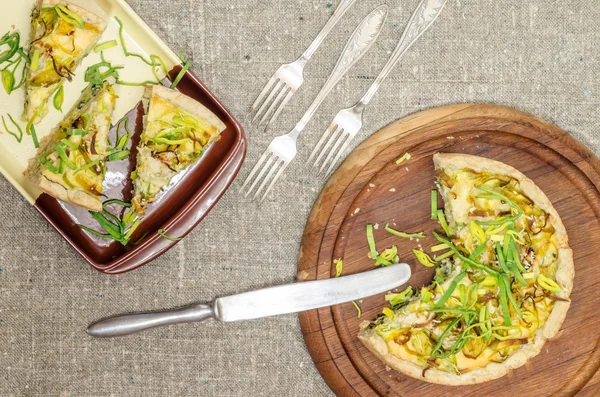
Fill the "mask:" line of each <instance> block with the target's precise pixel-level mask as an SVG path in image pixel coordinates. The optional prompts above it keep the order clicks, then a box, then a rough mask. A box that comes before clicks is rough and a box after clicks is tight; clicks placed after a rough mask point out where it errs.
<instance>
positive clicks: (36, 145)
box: [29, 124, 40, 149]
mask: <svg viewBox="0 0 600 397" xmlns="http://www.w3.org/2000/svg"><path fill="white" fill-rule="evenodd" d="M29 134H30V135H31V139H32V140H33V147H34V148H36V149H37V148H39V147H40V143H39V141H38V137H37V133H36V132H35V126H34V125H33V124H31V125H30V126H29Z"/></svg>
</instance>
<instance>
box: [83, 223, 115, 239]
mask: <svg viewBox="0 0 600 397" xmlns="http://www.w3.org/2000/svg"><path fill="white" fill-rule="evenodd" d="M77 226H78V227H79V228H81V229H83V230H85V231H86V232H88V233H90V234H93V235H94V236H98V237H102V238H107V239H110V240H113V237H112V236H111V235H110V234H108V233H100V232H98V231H96V230H94V229H90V228H89V227H87V226H83V225H77Z"/></svg>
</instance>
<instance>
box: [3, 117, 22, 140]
mask: <svg viewBox="0 0 600 397" xmlns="http://www.w3.org/2000/svg"><path fill="white" fill-rule="evenodd" d="M8 118H9V119H10V121H11V122H12V123H13V124H14V125H15V127H17V130H18V131H19V135H17V133H16V132H13V131H11V130H10V128H8V126H7V125H6V120H4V116H2V124H4V129H6V132H7V133H9V134H10V135H12V136H14V137H15V139H16V140H17V142H19V143H21V141H22V140H23V130H22V129H21V127H20V126H19V124H17V123H16V122H15V119H13V117H12V116H11V115H10V114H9V115H8Z"/></svg>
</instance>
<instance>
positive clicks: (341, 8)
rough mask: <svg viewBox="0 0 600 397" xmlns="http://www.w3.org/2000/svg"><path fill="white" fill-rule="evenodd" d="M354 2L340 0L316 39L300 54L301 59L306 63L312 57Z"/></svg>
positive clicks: (354, 0)
mask: <svg viewBox="0 0 600 397" xmlns="http://www.w3.org/2000/svg"><path fill="white" fill-rule="evenodd" d="M355 2H356V0H342V1H341V2H340V4H339V5H338V6H337V8H336V9H335V12H334V13H333V15H332V16H331V18H329V21H327V23H326V24H325V26H323V29H321V31H320V32H319V34H318V35H317V37H315V39H314V40H313V42H312V43H311V45H310V46H309V47H308V48H307V49H306V51H304V54H302V58H304V59H306V60H307V61H308V60H309V59H310V57H312V55H313V54H314V53H315V51H317V48H319V46H320V45H321V43H322V42H323V40H325V37H327V35H328V34H329V32H331V30H332V29H333V27H334V26H335V25H337V23H338V22H339V21H340V19H342V17H343V16H344V14H345V13H346V11H348V9H349V8H350V7H352V5H353V4H354V3H355Z"/></svg>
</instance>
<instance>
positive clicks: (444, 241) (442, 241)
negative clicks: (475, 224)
mask: <svg viewBox="0 0 600 397" xmlns="http://www.w3.org/2000/svg"><path fill="white" fill-rule="evenodd" d="M433 235H434V236H435V238H436V239H437V240H438V241H439V242H440V243H444V244H446V245H447V246H448V247H449V248H450V249H451V250H452V251H454V253H455V254H456V256H458V258H459V259H460V260H462V261H463V262H465V263H466V264H468V265H470V266H472V267H474V268H475V269H479V270H483V271H484V272H486V273H488V274H491V275H493V276H498V275H499V273H498V272H497V271H495V270H493V269H490V268H489V267H487V266H485V265H482V264H479V263H477V262H475V261H474V260H472V259H469V258H467V257H466V256H464V255H463V254H461V253H460V251H459V250H458V248H456V246H455V245H454V244H452V243H451V242H450V241H448V240H446V239H444V238H443V237H442V236H440V235H439V234H437V233H436V232H433Z"/></svg>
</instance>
